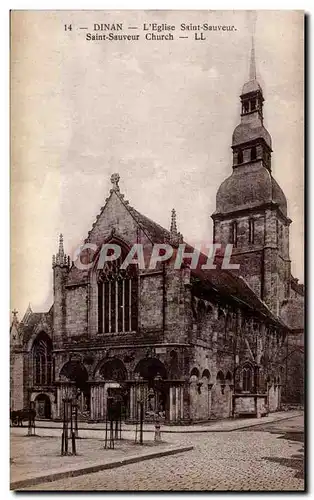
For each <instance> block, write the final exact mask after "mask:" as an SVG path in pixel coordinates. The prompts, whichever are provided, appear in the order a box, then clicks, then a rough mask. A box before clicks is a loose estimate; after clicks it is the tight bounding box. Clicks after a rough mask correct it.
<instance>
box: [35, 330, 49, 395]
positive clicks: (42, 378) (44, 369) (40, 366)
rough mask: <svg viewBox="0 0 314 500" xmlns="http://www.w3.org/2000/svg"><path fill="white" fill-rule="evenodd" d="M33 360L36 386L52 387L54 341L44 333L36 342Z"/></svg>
mask: <svg viewBox="0 0 314 500" xmlns="http://www.w3.org/2000/svg"><path fill="white" fill-rule="evenodd" d="M32 360H33V383H34V385H50V384H51V383H52V376H51V375H52V341H51V339H50V337H49V336H48V335H47V334H46V333H44V332H42V333H40V334H39V335H38V336H37V337H36V339H35V341H34V344H33V347H32Z"/></svg>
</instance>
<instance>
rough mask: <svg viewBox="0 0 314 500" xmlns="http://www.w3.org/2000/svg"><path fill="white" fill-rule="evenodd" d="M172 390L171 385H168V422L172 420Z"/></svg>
mask: <svg viewBox="0 0 314 500" xmlns="http://www.w3.org/2000/svg"><path fill="white" fill-rule="evenodd" d="M172 391H173V387H170V389H169V420H170V422H172V421H173V406H172Z"/></svg>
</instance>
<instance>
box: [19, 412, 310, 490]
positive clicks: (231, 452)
mask: <svg viewBox="0 0 314 500" xmlns="http://www.w3.org/2000/svg"><path fill="white" fill-rule="evenodd" d="M303 427H304V425H303V417H301V416H300V417H294V418H292V419H288V420H283V421H281V422H276V423H272V424H267V423H266V424H265V425H261V426H258V427H251V428H249V429H246V430H242V431H234V432H212V433H194V434H191V433H190V434H189V433H186V434H168V435H167V436H166V438H165V439H167V441H168V442H171V443H178V444H192V445H193V446H194V449H193V450H192V451H188V452H186V453H183V454H180V455H177V456H169V457H164V458H158V459H153V460H149V461H146V462H140V463H137V464H132V465H127V466H123V467H121V468H118V469H112V470H106V471H103V472H97V473H93V474H87V475H84V476H80V477H77V478H67V479H64V480H60V481H54V482H51V483H44V484H39V485H37V486H34V487H32V488H29V489H31V490H87V491H88V490H89V491H90V490H93V491H95V490H106V491H117V490H120V491H121V490H122V491H123V490H134V491H141V490H158V491H162V490H167V491H169V490H172V491H184V490H194V491H199V490H203V491H204V490H233V491H243V490H265V491H268V490H271V491H278V490H285V491H287V490H292V491H296V490H299V491H300V490H303V489H304V480H303V452H304V447H303Z"/></svg>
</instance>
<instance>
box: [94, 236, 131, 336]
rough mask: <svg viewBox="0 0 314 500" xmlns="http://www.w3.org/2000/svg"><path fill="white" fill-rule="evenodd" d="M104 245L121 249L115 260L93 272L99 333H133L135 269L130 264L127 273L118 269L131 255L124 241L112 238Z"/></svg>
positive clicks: (115, 237)
mask: <svg viewBox="0 0 314 500" xmlns="http://www.w3.org/2000/svg"><path fill="white" fill-rule="evenodd" d="M106 243H107V244H113V245H117V246H118V247H119V248H120V249H121V254H120V256H119V257H118V258H117V259H116V260H114V261H109V262H105V263H104V266H103V267H102V268H101V269H97V270H96V276H97V295H98V332H99V333H118V332H131V331H136V330H137V326H138V266H137V265H136V264H130V265H128V267H127V269H121V264H122V263H123V262H124V260H125V258H126V256H127V254H128V253H129V251H130V247H129V245H127V244H126V242H125V241H123V240H122V239H120V238H119V237H117V236H116V235H112V237H111V238H110V239H109V240H108V241H107V242H106ZM112 253H113V250H112ZM109 255H110V253H109ZM100 259H101V254H99V256H98V257H97V259H96V261H97V263H98V264H97V265H98V267H99V262H100Z"/></svg>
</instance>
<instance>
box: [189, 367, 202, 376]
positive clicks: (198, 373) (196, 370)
mask: <svg viewBox="0 0 314 500" xmlns="http://www.w3.org/2000/svg"><path fill="white" fill-rule="evenodd" d="M199 376H200V372H199V369H198V368H196V367H194V368H193V369H192V370H191V374H190V377H196V378H199Z"/></svg>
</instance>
